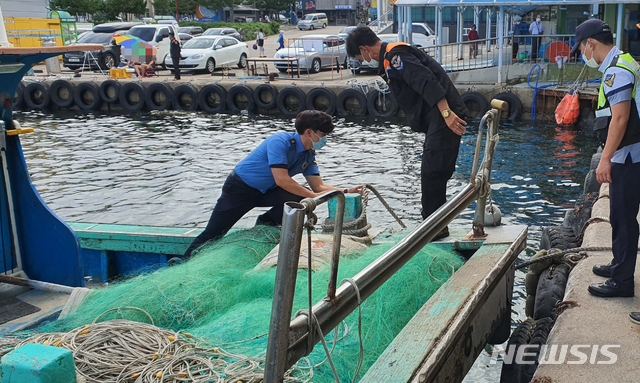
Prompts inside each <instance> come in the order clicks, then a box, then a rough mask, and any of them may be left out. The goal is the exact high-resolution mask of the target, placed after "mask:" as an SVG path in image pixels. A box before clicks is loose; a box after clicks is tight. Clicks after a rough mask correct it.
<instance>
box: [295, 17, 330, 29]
mask: <svg viewBox="0 0 640 383" xmlns="http://www.w3.org/2000/svg"><path fill="white" fill-rule="evenodd" d="M328 23H329V19H328V18H327V15H326V14H325V13H309V14H308V15H305V16H304V18H302V19H300V21H298V29H300V30H303V29H311V30H313V29H316V28H326V27H327V24H328Z"/></svg>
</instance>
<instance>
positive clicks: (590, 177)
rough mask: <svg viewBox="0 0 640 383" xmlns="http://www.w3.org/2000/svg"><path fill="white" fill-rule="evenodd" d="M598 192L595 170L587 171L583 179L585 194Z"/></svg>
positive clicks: (598, 186)
mask: <svg viewBox="0 0 640 383" xmlns="http://www.w3.org/2000/svg"><path fill="white" fill-rule="evenodd" d="M599 191H600V182H598V177H597V176H596V171H595V169H593V170H589V173H587V175H586V176H585V177H584V192H585V193H598V192H599Z"/></svg>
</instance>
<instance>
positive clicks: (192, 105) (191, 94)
mask: <svg viewBox="0 0 640 383" xmlns="http://www.w3.org/2000/svg"><path fill="white" fill-rule="evenodd" d="M171 102H172V104H173V109H174V110H191V111H193V110H197V109H198V90H197V89H196V87H195V86H193V85H191V84H181V85H178V86H177V87H176V88H175V89H174V90H173V96H172V97H171Z"/></svg>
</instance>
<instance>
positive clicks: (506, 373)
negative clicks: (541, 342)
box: [500, 318, 535, 383]
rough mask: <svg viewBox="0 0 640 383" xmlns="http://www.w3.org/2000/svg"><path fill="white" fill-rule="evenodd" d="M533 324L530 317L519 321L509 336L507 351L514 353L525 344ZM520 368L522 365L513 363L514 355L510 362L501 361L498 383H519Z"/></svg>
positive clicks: (531, 333) (530, 334)
mask: <svg viewBox="0 0 640 383" xmlns="http://www.w3.org/2000/svg"><path fill="white" fill-rule="evenodd" d="M534 326H535V322H534V321H533V319H531V318H529V319H527V320H526V321H524V322H522V323H520V325H518V327H516V329H515V330H513V332H512V333H511V336H510V337H509V341H508V342H507V352H509V353H511V354H512V355H516V354H517V350H518V349H519V348H520V347H522V346H525V345H527V344H528V343H529V341H530V340H531V337H532V336H533V331H534ZM521 369H522V365H519V364H516V363H515V357H514V360H513V361H512V363H503V364H502V371H501V372H500V383H519V382H520V374H521Z"/></svg>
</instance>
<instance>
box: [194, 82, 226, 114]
mask: <svg viewBox="0 0 640 383" xmlns="http://www.w3.org/2000/svg"><path fill="white" fill-rule="evenodd" d="M215 101H218V103H217V106H216V102H215ZM198 105H200V109H202V111H204V112H205V113H208V114H217V113H223V112H224V111H225V110H226V109H227V90H226V89H225V88H224V87H222V86H220V85H218V84H209V85H205V86H204V87H203V88H202V89H200V92H199V93H198Z"/></svg>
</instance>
